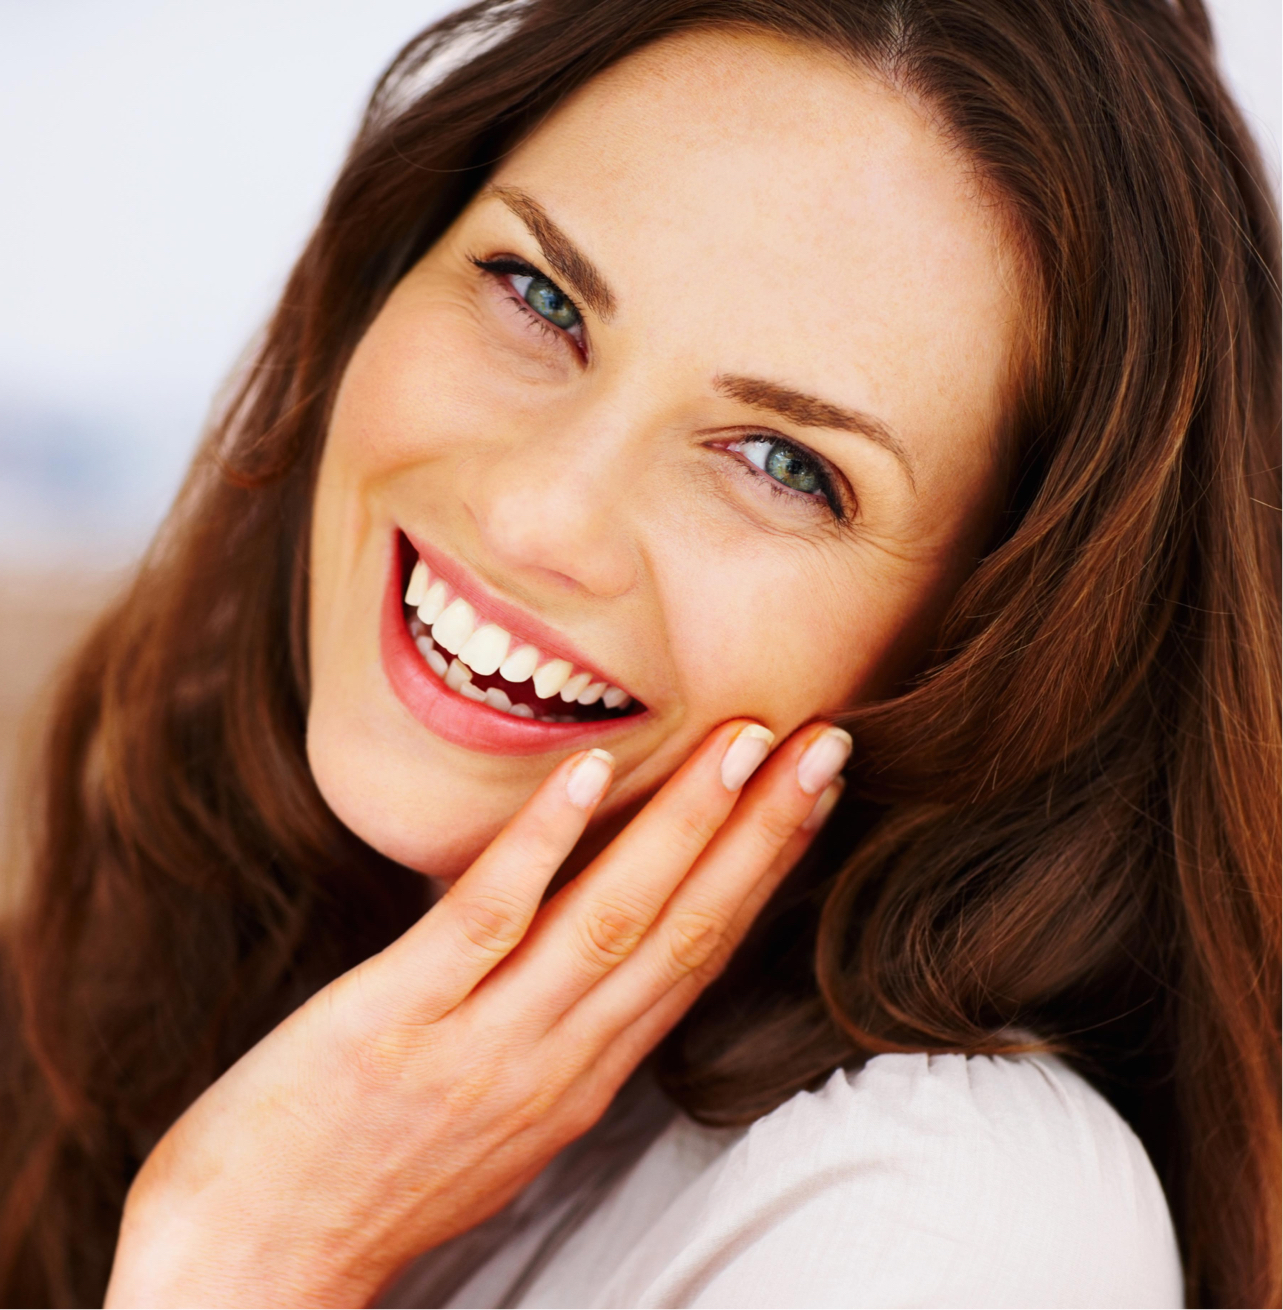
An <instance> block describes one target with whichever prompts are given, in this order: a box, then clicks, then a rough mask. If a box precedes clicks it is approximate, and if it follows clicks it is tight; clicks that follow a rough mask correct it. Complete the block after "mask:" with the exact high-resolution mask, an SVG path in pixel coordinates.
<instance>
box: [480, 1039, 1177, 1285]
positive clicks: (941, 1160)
mask: <svg viewBox="0 0 1283 1310" xmlns="http://www.w3.org/2000/svg"><path fill="white" fill-rule="evenodd" d="M476 1290H480V1289H479V1288H478V1289H476ZM1182 1296H1183V1292H1182V1280H1181V1266H1180V1259H1179V1256H1178V1254H1177V1247H1176V1240H1175V1235H1174V1233H1173V1229H1172V1223H1171V1218H1170V1215H1169V1213H1168V1209H1167V1204H1166V1201H1165V1199H1164V1196H1163V1191H1162V1188H1161V1186H1160V1185H1159V1182H1158V1178H1157V1176H1156V1175H1155V1172H1154V1169H1153V1167H1152V1165H1151V1164H1150V1161H1149V1158H1148V1157H1147V1155H1146V1154H1145V1151H1144V1148H1143V1147H1142V1146H1141V1144H1140V1142H1139V1140H1138V1139H1137V1138H1136V1136H1135V1134H1134V1133H1133V1132H1132V1131H1131V1129H1130V1128H1129V1127H1128V1126H1127V1125H1126V1123H1124V1121H1123V1120H1122V1118H1121V1117H1120V1116H1119V1115H1118V1113H1117V1112H1116V1111H1115V1110H1114V1109H1113V1108H1112V1107H1111V1106H1110V1105H1109V1103H1108V1102H1107V1101H1106V1100H1105V1099H1104V1098H1103V1097H1102V1096H1101V1095H1100V1094H1099V1093H1098V1092H1096V1091H1095V1090H1094V1089H1093V1088H1092V1087H1091V1086H1090V1085H1089V1084H1088V1083H1087V1082H1085V1081H1084V1080H1083V1079H1082V1078H1081V1077H1079V1076H1078V1075H1077V1074H1075V1073H1073V1072H1072V1071H1071V1070H1070V1069H1068V1068H1067V1067H1066V1066H1065V1065H1064V1064H1062V1063H1061V1062H1060V1061H1058V1060H1055V1059H1051V1058H1048V1057H1041V1056H1039V1057H1028V1056H1025V1057H1018V1058H988V1057H974V1056H973V1057H966V1056H961V1055H937V1056H927V1055H883V1056H877V1057H875V1058H874V1059H872V1060H870V1061H869V1062H868V1063H867V1064H866V1065H865V1066H864V1067H863V1068H862V1069H860V1070H859V1071H857V1072H854V1073H846V1072H842V1071H839V1072H837V1073H835V1074H834V1075H833V1076H832V1077H831V1078H830V1079H829V1081H828V1082H827V1083H826V1084H825V1085H824V1087H823V1088H821V1089H820V1090H819V1091H817V1092H814V1093H801V1094H799V1095H797V1096H795V1097H793V1098H792V1099H791V1100H789V1101H787V1102H786V1103H785V1104H784V1105H782V1106H780V1107H779V1108H778V1109H776V1110H775V1111H773V1112H772V1113H771V1114H769V1115H766V1116H765V1117H764V1118H762V1119H760V1120H758V1121H757V1122H756V1123H755V1124H753V1126H752V1127H751V1128H749V1129H747V1130H738V1131H727V1130H720V1131H719V1130H711V1129H706V1128H702V1127H700V1126H699V1125H696V1124H694V1123H693V1122H691V1121H690V1120H689V1119H686V1118H684V1117H679V1118H678V1119H677V1120H675V1121H674V1123H673V1124H672V1125H671V1126H670V1127H669V1128H668V1129H667V1130H666V1131H665V1132H664V1134H663V1135H662V1136H661V1137H660V1138H659V1139H658V1140H657V1141H656V1142H655V1143H654V1144H653V1145H652V1146H651V1147H650V1149H649V1150H648V1151H647V1152H646V1154H645V1155H644V1156H643V1157H642V1159H641V1160H640V1161H639V1162H638V1164H637V1165H636V1166H634V1168H633V1169H632V1170H631V1171H630V1172H629V1174H627V1175H626V1176H625V1177H624V1178H623V1179H622V1180H621V1182H620V1183H619V1184H618V1185H617V1186H616V1187H615V1188H614V1190H613V1191H612V1192H611V1194H610V1195H609V1196H608V1197H607V1198H606V1199H605V1201H604V1202H603V1203H602V1204H601V1205H600V1206H598V1207H597V1208H596V1210H595V1211H594V1212H593V1213H592V1214H591V1215H590V1216H589V1217H588V1219H587V1220H586V1221H585V1222H583V1223H582V1224H581V1225H580V1226H579V1227H578V1228H577V1230H576V1231H575V1232H574V1234H573V1236H571V1237H570V1239H569V1240H568V1241H566V1242H565V1244H564V1245H562V1246H560V1248H559V1249H558V1250H557V1252H556V1254H555V1255H554V1256H553V1258H552V1259H551V1260H550V1261H548V1262H547V1263H546V1264H545V1265H544V1266H543V1268H542V1269H541V1270H540V1272H539V1274H538V1275H537V1277H535V1278H534V1280H533V1281H532V1282H531V1283H529V1284H527V1286H526V1287H525V1288H524V1290H523V1294H522V1295H521V1296H520V1300H519V1304H521V1305H523V1306H562V1307H566V1306H588V1305H592V1306H674V1307H676V1306H683V1307H706V1306H707V1307H713V1306H742V1307H750V1306H763V1307H792V1306H799V1307H803V1306H814V1307H820V1306H842V1307H857V1306H995V1307H997V1306H1026V1307H1032V1306H1178V1305H1181V1304H1182ZM456 1304H467V1302H456ZM472 1304H476V1303H475V1302H473V1303H472Z"/></svg>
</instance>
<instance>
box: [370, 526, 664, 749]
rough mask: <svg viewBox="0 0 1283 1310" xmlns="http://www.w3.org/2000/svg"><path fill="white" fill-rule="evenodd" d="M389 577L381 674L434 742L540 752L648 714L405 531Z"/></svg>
mask: <svg viewBox="0 0 1283 1310" xmlns="http://www.w3.org/2000/svg"><path fill="white" fill-rule="evenodd" d="M390 574H391V576H390V578H389V587H388V594H387V596H386V597H385V603H384V615H383V623H382V642H381V644H382V655H383V665H384V669H385V672H386V673H387V675H388V679H389V681H390V682H391V684H392V689H393V691H394V692H395V693H396V695H397V697H398V698H399V699H400V700H401V701H402V703H403V704H404V705H405V706H406V708H407V709H409V710H410V712H411V713H412V714H413V715H414V717H415V718H417V719H419V721H420V722H422V723H423V724H424V725H425V726H427V727H428V728H430V729H431V730H432V731H434V732H435V733H437V735H439V736H442V737H445V738H446V739H447V740H449V741H453V742H455V743H457V744H459V745H462V746H468V747H471V748H472V749H478V750H483V751H488V752H492V753H501V754H533V753H537V752H540V751H545V750H555V749H559V748H562V749H564V748H567V747H571V746H578V745H580V744H581V742H582V741H583V740H584V739H586V738H591V739H593V740H596V739H597V738H599V737H601V736H602V735H604V734H606V733H609V732H610V731H612V730H614V729H617V727H618V726H619V725H620V721H621V720H624V719H628V720H633V719H636V718H638V717H639V716H641V715H643V714H644V713H645V706H643V705H642V704H640V702H638V701H637V700H636V699H635V698H634V697H633V696H632V695H631V694H630V693H629V692H628V691H627V690H626V689H625V688H623V687H621V686H619V685H618V684H617V683H615V682H614V681H612V680H611V679H610V678H609V677H608V676H607V675H605V674H604V673H602V672H601V671H600V670H598V669H596V668H594V667H592V666H591V665H589V664H588V663H587V662H586V661H584V660H583V659H581V658H578V657H577V656H576V653H575V652H574V651H573V650H571V649H570V648H569V644H568V643H566V642H565V641H563V640H561V639H559V638H558V636H557V635H556V634H555V633H553V632H552V631H551V629H548V628H546V627H545V626H544V625H542V624H541V623H539V622H538V621H537V620H534V619H530V618H527V617H524V616H522V615H521V614H520V613H519V612H518V611H517V610H515V609H514V608H513V607H511V606H508V605H506V604H504V603H503V602H501V601H498V600H495V599H493V598H491V597H489V596H487V595H485V594H484V593H483V592H482V591H481V589H480V588H479V586H478V585H477V583H476V582H475V580H474V579H472V578H471V576H470V575H468V574H466V573H465V571H464V570H463V569H462V568H461V567H460V566H459V565H458V564H456V563H455V562H454V561H453V560H450V559H448V558H447V557H445V556H443V555H441V554H440V553H439V552H437V551H436V550H434V549H433V548H431V547H429V546H428V545H427V544H426V543H412V542H411V541H410V540H409V538H408V537H406V536H405V535H404V534H402V533H400V532H398V533H397V534H396V549H395V550H394V551H393V560H392V568H391V570H390ZM550 638H551V640H550Z"/></svg>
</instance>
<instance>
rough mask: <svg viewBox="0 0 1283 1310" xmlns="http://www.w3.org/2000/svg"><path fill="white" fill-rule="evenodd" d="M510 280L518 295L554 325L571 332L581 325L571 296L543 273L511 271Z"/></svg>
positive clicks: (541, 316)
mask: <svg viewBox="0 0 1283 1310" xmlns="http://www.w3.org/2000/svg"><path fill="white" fill-rule="evenodd" d="M508 281H509V283H510V284H511V286H512V289H513V290H514V291H515V292H516V293H517V295H519V296H520V297H521V298H522V300H524V301H525V302H526V304H527V305H529V306H530V308H531V309H533V310H534V311H535V313H536V314H538V315H539V317H540V318H546V319H547V320H548V322H549V323H551V324H552V325H553V326H554V327H559V328H561V329H562V330H563V331H564V332H569V331H571V330H572V329H573V328H576V327H578V326H579V323H580V318H579V311H578V310H577V309H576V308H575V306H574V303H573V302H572V301H571V299H570V297H569V296H568V295H566V293H565V292H564V291H563V290H562V289H561V288H560V287H559V286H558V285H557V284H556V283H555V282H550V281H549V280H548V279H547V278H546V277H544V276H543V274H542V273H510V274H509V275H508Z"/></svg>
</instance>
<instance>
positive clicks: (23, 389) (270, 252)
mask: <svg viewBox="0 0 1283 1310" xmlns="http://www.w3.org/2000/svg"><path fill="white" fill-rule="evenodd" d="M1013 3H1018V0H1013ZM451 7H453V6H452V5H451V4H449V3H443V2H442V0H0V567H25V566H39V565H60V564H67V563H79V564H81V565H82V566H84V565H85V564H91V565H100V566H113V565H117V564H119V563H121V562H123V561H125V560H127V559H128V558H129V557H130V556H131V555H132V554H134V553H135V552H136V551H137V550H138V549H139V548H140V546H141V545H142V544H143V543H144V542H145V541H146V539H147V537H148V536H149V535H150V533H151V531H152V529H153V527H154V526H155V524H156V522H157V520H158V518H159V517H160V515H161V514H162V513H163V511H164V508H165V504H166V501H167V500H168V497H169V496H170V494H171V493H172V491H173V488H174V486H175V485H176V483H177V480H178V478H179V476H180V474H181V470H182V466H183V464H184V462H185V460H186V458H187V456H188V454H189V453H190V450H191V448H192V445H193V443H194V441H195V439H196V435H197V432H198V430H199V428H200V426H201V421H202V418H203V416H204V414H205V412H206V409H207V408H208V405H209V402H210V399H211V397H212V395H213V393H214V391H215V389H216V388H217V386H218V385H219V383H220V381H221V380H222V379H223V378H224V377H225V376H226V374H227V371H228V369H229V368H230V367H231V365H232V363H233V362H234V360H235V359H236V357H237V356H238V355H239V353H240V351H241V350H242V348H243V347H244V345H245V343H246V341H247V340H248V339H249V337H250V336H251V334H252V333H253V332H254V331H255V329H256V328H257V327H258V325H259V324H260V322H261V321H262V319H263V318H264V316H265V315H266V313H267V312H268V310H269V308H270V306H271V304H272V301H273V298H274V297H275V295H276V293H277V291H278V290H279V287H280V284H281V281H282V279H283V277H284V275H285V273H286V271H287V269H288V267H289V265H290V263H291V261H292V259H293V257H294V255H295V254H296V253H297V251H298V249H299V247H300V245H301V243H302V241H303V240H304V238H305V236H306V234H307V231H308V229H309V227H310V225H311V223H312V222H313V221H314V219H315V218H316V216H317V213H318V211H319V207H320V204H321V201H322V198H323V197H324V194H325V192H326V189H327V187H328V186H329V184H330V181H331V180H332V178H333V175H334V172H335V170H336V168H337V166H338V163H339V161H340V158H341V156H342V153H343V150H344V148H345V146H346V143H347V140H348V138H349V137H350V135H351V133H352V130H353V128H354V127H355V124H356V121H357V117H358V114H359V112H360V108H361V105H362V103H363V101H364V98H365V95H366V94H367V92H368V91H369V89H370V86H371V85H372V83H373V81H374V79H375V77H376V76H377V74H378V72H379V71H380V70H381V68H382V67H383V65H384V64H385V63H386V62H387V60H388V59H389V58H390V56H391V55H392V54H393V53H394V51H395V50H396V49H397V48H398V46H400V45H401V44H402V43H403V42H404V41H405V40H407V39H408V38H409V37H410V36H411V35H412V34H413V33H414V32H416V31H417V30H418V29H419V28H421V27H423V26H424V25H426V24H427V23H428V22H430V21H432V20H433V18H435V17H436V16H438V15H439V14H441V13H443V12H445V11H446V10H448V9H449V8H451ZM1213 9H1214V12H1215V14H1216V18H1217V22H1218V29H1219V32H1220V40H1221V48H1222V55H1223V58H1224V61H1225V64H1226V67H1227V69H1228V72H1229V75H1230V78H1231V81H1232V83H1233V84H1234V86H1235V88H1236V90H1237V92H1238V94H1239V98H1240V100H1241V102H1242V103H1243V104H1244V105H1245V107H1246V108H1247V110H1248V112H1249V115H1250V116H1251V118H1252V120H1253V122H1254V125H1255V126H1256V127H1257V128H1258V130H1259V132H1260V135H1261V138H1262V142H1263V144H1264V145H1265V148H1266V151H1267V155H1268V157H1269V158H1270V159H1271V160H1272V161H1273V163H1274V168H1275V176H1276V178H1277V176H1278V159H1279V145H1278V143H1279V140H1280V136H1281V135H1283V134H1281V132H1280V44H1281V41H1283V37H1281V35H1280V13H1281V9H1283V6H1281V5H1280V3H1279V0H1218V2H1217V3H1216V4H1215V5H1214V6H1213Z"/></svg>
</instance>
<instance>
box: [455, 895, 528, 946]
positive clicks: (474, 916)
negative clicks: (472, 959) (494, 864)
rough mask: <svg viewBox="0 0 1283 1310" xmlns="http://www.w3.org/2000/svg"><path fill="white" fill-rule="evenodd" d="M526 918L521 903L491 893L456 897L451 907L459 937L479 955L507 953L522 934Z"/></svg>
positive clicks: (523, 933) (524, 930) (524, 929)
mask: <svg viewBox="0 0 1283 1310" xmlns="http://www.w3.org/2000/svg"><path fill="white" fill-rule="evenodd" d="M526 920H527V916H526V913H525V911H524V910H523V909H522V907H521V906H519V905H517V904H516V903H514V902H513V901H509V900H505V899H504V898H503V897H502V896H496V895H494V894H493V893H484V894H481V895H476V894H473V895H470V896H466V897H460V898H459V900H458V902H457V903H456V904H455V906H454V921H455V924H456V925H457V927H458V929H459V933H460V935H461V937H462V938H463V940H464V942H465V943H466V944H467V946H468V948H469V949H470V950H471V951H472V952H473V953H475V954H477V955H480V956H483V957H501V956H504V955H507V954H508V953H509V952H510V951H511V950H512V949H513V948H514V947H515V946H516V945H517V943H518V942H519V941H520V940H521V939H522V937H524V936H525V933H526Z"/></svg>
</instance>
